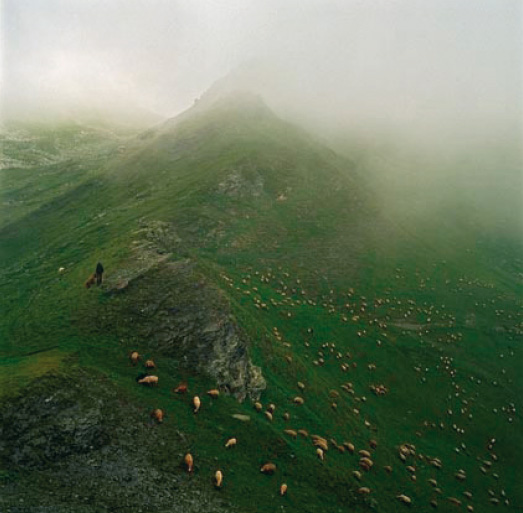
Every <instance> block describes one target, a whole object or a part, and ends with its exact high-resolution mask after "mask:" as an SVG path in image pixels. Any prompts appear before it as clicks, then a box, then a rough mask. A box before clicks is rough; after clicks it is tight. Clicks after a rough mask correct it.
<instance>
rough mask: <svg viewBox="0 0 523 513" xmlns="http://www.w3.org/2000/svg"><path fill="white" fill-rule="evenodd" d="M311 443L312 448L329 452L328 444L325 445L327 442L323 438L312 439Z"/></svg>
mask: <svg viewBox="0 0 523 513" xmlns="http://www.w3.org/2000/svg"><path fill="white" fill-rule="evenodd" d="M312 443H313V445H314V446H316V447H320V448H321V449H323V450H324V451H328V450H329V444H328V443H327V440H325V438H321V437H313V440H312Z"/></svg>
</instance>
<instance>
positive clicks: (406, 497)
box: [396, 494, 412, 505]
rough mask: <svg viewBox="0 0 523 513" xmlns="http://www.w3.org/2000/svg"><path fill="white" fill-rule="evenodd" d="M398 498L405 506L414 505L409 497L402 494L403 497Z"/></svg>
mask: <svg viewBox="0 0 523 513" xmlns="http://www.w3.org/2000/svg"><path fill="white" fill-rule="evenodd" d="M396 498H397V499H398V500H399V501H400V502H403V504H409V505H410V504H411V503H412V500H411V498H410V497H409V496H408V495H404V494H401V495H398V496H397V497H396Z"/></svg>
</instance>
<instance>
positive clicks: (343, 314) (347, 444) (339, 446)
mask: <svg viewBox="0 0 523 513" xmlns="http://www.w3.org/2000/svg"><path fill="white" fill-rule="evenodd" d="M253 274H254V275H255V277H256V278H257V279H258V281H259V282H260V285H261V284H269V283H272V284H275V285H276V287H275V288H276V292H277V293H278V294H279V295H280V297H281V299H280V300H277V299H275V298H274V297H272V298H271V299H269V300H263V299H262V298H261V297H260V296H261V294H260V290H259V287H258V286H257V285H253V284H252V278H253V276H251V274H247V275H246V276H245V277H244V278H243V279H242V284H243V285H246V286H247V287H249V288H242V287H240V286H239V285H240V284H235V283H234V281H233V280H232V279H231V278H229V277H228V276H226V275H222V278H223V279H224V280H225V281H226V283H227V284H228V285H229V286H230V287H231V288H235V289H236V290H237V291H239V292H241V293H242V294H245V295H246V296H248V297H249V298H250V299H252V301H253V302H254V306H255V307H256V308H258V309H261V310H269V309H271V307H275V308H277V309H278V311H279V312H280V314H281V315H283V317H284V318H285V319H289V318H291V317H292V316H293V313H292V308H293V307H299V306H303V305H306V306H307V305H309V306H313V307H316V306H318V307H323V308H324V309H325V310H326V311H327V312H328V313H329V314H332V315H336V316H339V319H340V320H341V322H342V323H346V322H349V319H350V320H352V321H353V322H357V323H358V324H359V325H362V324H363V327H361V328H360V329H359V330H358V331H357V337H358V338H360V339H362V340H365V339H366V338H369V331H370V329H369V330H368V329H367V327H369V328H371V327H372V328H373V329H375V330H376V332H377V333H379V335H378V336H379V337H380V339H378V340H376V344H377V346H378V347H380V346H381V344H382V343H383V342H384V341H385V342H386V341H387V340H388V328H389V323H390V324H392V323H393V321H391V319H390V317H389V315H391V314H396V318H398V317H400V315H401V317H402V318H403V319H407V320H409V319H411V318H412V317H413V316H415V315H418V316H419V315H421V316H423V317H424V319H425V321H424V324H419V325H416V324H412V326H415V330H416V331H418V332H419V336H420V337H421V336H427V335H428V334H429V332H430V330H431V326H433V325H434V326H436V325H437V326H438V327H439V328H442V327H446V328H455V326H456V317H455V316H453V315H452V314H451V313H449V311H448V309H446V307H445V305H441V306H440V307H439V308H437V307H435V306H430V305H422V306H420V305H417V304H416V302H415V301H413V300H404V299H399V298H396V297H394V296H390V297H386V298H383V299H380V298H377V299H375V300H374V301H371V300H367V299H366V298H365V297H360V298H359V300H356V294H355V291H354V290H353V289H350V290H349V291H348V293H347V300H346V302H345V303H344V304H343V305H341V311H340V305H339V304H336V301H335V297H334V293H333V291H332V290H331V291H330V294H327V295H324V296H322V297H319V298H314V299H312V298H310V297H308V294H307V293H306V292H305V290H303V288H300V287H301V283H300V280H296V282H295V284H293V285H287V284H286V279H288V278H289V277H290V276H289V274H288V273H282V277H277V276H276V275H275V273H273V272H271V271H268V272H266V273H259V272H255V273H253ZM398 274H399V271H398ZM427 283H428V280H422V283H421V285H420V288H422V289H423V288H425V287H426V286H427ZM461 286H464V285H461ZM384 308H386V309H387V313H388V314H389V315H386V316H384V315H381V316H379V315H378V314H377V312H378V311H380V309H384ZM372 311H374V314H372V313H371V312H372ZM372 315H374V316H372ZM362 321H364V323H363V322H362ZM409 322H411V321H409ZM365 325H366V326H367V327H365ZM395 326H397V327H399V328H405V329H410V330H412V329H413V328H412V327H411V325H409V324H397V325H395ZM402 333H403V334H405V331H403V332H402ZM308 335H309V337H308V339H306V340H305V341H303V344H304V347H305V348H306V350H307V351H311V350H312V348H311V344H310V340H312V338H313V335H314V330H313V329H312V328H309V330H308ZM271 336H272V337H274V338H275V339H276V341H278V342H279V343H280V344H281V347H282V349H283V350H284V351H285V353H286V354H283V355H282V356H283V358H284V359H285V361H286V362H287V364H289V365H293V361H294V357H293V354H291V352H290V350H291V344H290V343H289V342H288V341H286V340H285V337H284V335H283V334H282V332H281V331H280V330H279V329H278V328H277V327H274V328H273V330H272V332H271ZM461 339H462V334H461V333H459V332H458V333H456V331H455V329H453V331H452V332H451V333H449V334H448V336H447V338H444V337H440V338H439V339H438V342H439V343H440V344H444V343H459V342H461ZM315 351H316V354H314V355H311V363H312V364H313V365H314V366H316V367H324V366H327V365H328V362H329V361H335V362H336V361H338V362H339V363H337V365H338V366H339V369H340V370H341V371H342V372H343V373H347V372H349V371H350V372H354V371H356V369H357V362H356V361H355V359H354V358H353V357H352V354H351V353H350V352H348V351H340V350H338V348H337V347H336V344H334V343H332V342H329V343H327V342H325V343H323V344H322V345H321V346H320V347H319V348H318V349H317V350H315ZM305 357H306V358H308V356H307V355H306V356H305ZM130 358H131V362H132V363H133V364H134V365H136V364H137V363H138V360H139V358H140V355H139V354H138V353H137V352H133V353H131V355H130ZM440 360H441V361H440V364H439V366H438V368H439V369H440V371H442V372H444V373H446V374H447V375H448V377H449V378H450V380H452V386H453V387H454V389H455V397H460V394H464V392H465V391H464V390H463V389H462V388H461V387H460V385H458V384H457V383H456V382H455V378H456V369H455V367H454V365H453V359H452V358H451V357H448V356H442V357H440ZM145 367H146V369H148V370H152V369H154V368H155V364H154V362H153V361H152V360H147V361H146V362H145ZM365 367H366V369H367V371H369V372H370V373H374V372H375V371H376V368H377V366H376V364H375V363H373V362H371V363H367V365H366V366H365ZM414 370H415V372H416V373H418V375H421V379H420V382H422V383H423V382H425V375H426V374H427V372H428V370H429V369H428V368H426V369H424V368H422V366H419V367H415V368H414ZM474 379H475V378H473V377H472V376H471V380H474ZM138 383H139V384H141V385H148V386H154V385H157V384H158V377H157V376H155V375H144V376H141V377H140V379H139V380H138ZM296 386H297V388H298V390H299V391H300V392H299V395H296V396H295V397H294V398H292V399H291V401H292V403H293V405H294V406H295V407H300V406H302V405H303V404H304V403H305V399H304V395H305V396H306V394H305V393H304V392H305V389H306V385H305V383H303V382H302V381H297V384H296ZM340 389H341V390H342V391H343V392H344V393H346V394H348V395H350V396H352V397H353V400H354V403H355V404H354V407H353V409H352V412H353V413H354V415H356V416H360V410H361V407H360V406H358V404H357V403H359V404H360V405H361V406H363V403H365V402H366V401H367V398H366V397H365V396H363V395H358V394H357V393H356V391H355V388H354V385H353V383H352V382H350V381H343V382H342V383H341V385H340ZM369 389H370V391H371V392H372V393H373V394H374V395H375V396H378V397H379V396H385V395H387V394H389V386H388V385H386V384H384V383H379V382H374V383H370V385H369ZM173 391H174V392H175V393H181V394H184V393H187V392H188V388H187V384H186V383H180V384H179V385H178V386H177V387H176V388H175V389H174V390H173ZM207 394H208V395H210V396H211V397H214V398H217V397H218V396H219V391H218V390H217V389H213V390H209V391H208V392H207ZM455 397H454V396H453V397H452V398H453V399H454V398H455ZM329 401H330V406H331V408H332V409H333V410H336V409H337V408H338V404H341V399H340V392H338V391H337V390H330V391H329ZM191 404H192V409H193V412H194V413H195V414H197V413H198V412H199V411H200V407H201V401H200V397H198V396H194V397H193V398H192V403H191ZM254 408H255V410H256V411H257V412H258V413H259V414H260V415H263V416H264V417H265V419H266V421H268V422H273V420H274V415H275V411H276V405H275V404H269V405H267V406H266V407H264V406H263V405H262V404H261V403H260V402H256V403H254ZM469 408H470V404H469V403H467V400H466V399H463V407H462V408H461V414H462V416H465V415H467V416H469V420H470V419H471V418H472V414H471V413H470V411H469ZM503 411H506V412H508V413H510V414H514V413H515V406H514V404H513V403H509V406H508V407H507V408H506V409H504V410H503ZM452 414H453V412H452V411H451V410H450V409H449V411H448V412H447V415H448V416H452ZM151 416H152V417H153V418H154V419H155V420H156V421H157V422H159V423H161V422H162V421H163V418H164V412H163V410H161V409H155V410H153V412H152V413H151ZM282 418H283V419H284V420H285V421H289V420H290V418H291V416H290V414H289V412H287V411H285V412H283V413H282ZM360 418H361V419H362V421H363V423H364V425H365V427H366V428H368V429H369V430H374V431H375V427H374V426H373V425H372V423H371V422H369V420H368V419H364V418H363V416H362V415H361V416H360ZM423 426H424V427H425V428H427V429H432V428H439V429H442V430H443V429H445V428H446V427H447V425H446V423H445V422H443V421H442V422H440V423H439V424H436V423H434V422H432V423H431V422H429V421H427V420H424V421H423ZM452 429H453V430H454V431H455V432H456V433H457V434H464V433H465V430H464V428H463V427H461V426H459V425H457V424H456V423H454V424H453V426H452ZM283 434H284V435H285V436H289V437H291V438H293V439H303V440H308V441H310V443H311V450H312V451H314V453H315V455H316V457H317V458H318V459H319V460H321V461H322V462H324V461H325V462H326V461H327V460H328V457H327V455H328V451H329V450H332V449H335V450H336V451H337V452H339V453H349V454H353V455H357V456H358V463H357V464H358V468H357V470H353V472H352V475H353V477H354V478H355V479H356V480H357V481H362V480H364V477H365V474H366V473H369V472H371V471H372V469H373V468H374V469H375V451H376V449H377V447H378V441H377V440H376V439H375V438H369V440H368V447H365V448H360V449H359V450H356V447H355V444H354V443H353V442H351V441H343V442H341V443H340V442H338V441H337V440H335V439H334V438H332V437H326V436H320V435H318V434H311V435H309V432H308V431H307V430H306V429H304V428H300V429H291V428H286V429H284V430H283ZM416 434H417V435H418V436H421V433H419V432H417V433H416ZM237 443H238V441H237V439H236V438H230V439H228V440H227V441H226V443H225V448H226V449H230V448H232V447H234V446H235V445H236V444H237ZM494 444H495V440H493V441H492V442H491V443H490V444H489V447H488V450H489V458H487V459H484V460H483V462H482V464H481V469H480V470H481V472H483V473H484V474H485V473H488V472H490V470H491V468H492V466H493V463H496V462H497V461H498V458H497V456H496V454H495V453H494V451H493V448H494ZM462 446H463V448H456V452H457V453H459V452H460V451H461V450H464V444H462ZM397 455H398V458H399V460H400V461H401V462H402V464H403V465H402V466H403V468H404V469H405V471H406V473H407V476H408V478H409V480H410V481H411V482H416V481H417V477H418V469H419V468H421V467H433V468H434V469H436V470H438V469H441V468H442V467H443V464H442V461H441V460H440V459H439V458H437V457H432V456H428V455H427V454H422V453H421V452H419V451H418V450H417V449H416V446H415V445H414V444H412V443H410V442H404V443H402V444H401V445H399V446H398V447H397ZM183 465H184V466H185V468H186V470H187V471H188V472H193V470H194V458H193V455H192V454H190V453H188V454H186V455H185V457H184V460H183ZM276 470H277V466H276V464H275V463H274V462H267V463H265V464H264V465H262V467H261V468H260V471H261V472H262V473H265V474H273V473H275V472H276ZM383 470H384V471H385V473H386V474H391V473H392V472H393V467H392V465H384V466H383ZM493 475H494V477H495V478H496V479H497V477H496V476H497V474H495V473H494V474H493ZM454 477H455V479H456V480H457V481H459V482H466V480H467V478H468V476H467V473H466V472H465V471H464V470H463V469H458V470H457V471H456V472H455V473H454ZM223 482H224V474H223V472H222V470H221V469H217V470H216V471H215V474H214V486H215V487H216V488H218V489H219V488H221V487H222V486H223ZM428 484H429V485H430V487H431V490H432V493H431V495H432V498H431V499H430V504H431V506H432V507H434V508H436V507H438V504H439V502H438V496H443V492H442V490H441V489H440V487H439V486H438V482H437V480H436V479H434V478H431V479H428ZM287 490H288V485H287V483H281V484H280V488H279V494H280V495H282V496H283V495H285V494H286V493H287ZM357 491H358V492H359V493H360V494H361V495H363V496H368V495H370V494H372V493H373V490H372V489H371V488H370V487H369V486H360V487H359V488H357ZM488 493H489V495H490V498H489V501H490V503H491V504H501V503H504V504H505V505H507V506H508V505H509V504H510V503H509V500H508V498H507V497H506V494H505V492H504V490H501V491H500V492H499V493H498V494H495V493H494V492H493V491H492V490H490V489H489V490H488ZM463 497H464V499H463V502H465V501H466V502H465V504H464V505H465V507H466V510H467V511H470V512H472V511H474V507H473V505H472V504H470V502H471V501H472V498H473V495H472V493H471V492H470V491H469V490H465V491H464V492H463ZM395 498H396V500H397V501H398V502H399V503H402V504H404V505H407V506H409V505H411V504H412V503H413V499H412V498H411V497H410V496H409V495H407V494H406V493H397V494H396V495H395ZM446 501H447V502H448V503H451V504H454V505H456V506H461V505H462V500H461V499H458V498H457V497H452V496H449V497H447V498H446ZM467 503H468V504H467Z"/></svg>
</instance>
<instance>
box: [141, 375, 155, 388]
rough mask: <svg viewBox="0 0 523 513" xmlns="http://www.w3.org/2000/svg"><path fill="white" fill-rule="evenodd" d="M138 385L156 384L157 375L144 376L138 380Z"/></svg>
mask: <svg viewBox="0 0 523 513" xmlns="http://www.w3.org/2000/svg"><path fill="white" fill-rule="evenodd" d="M138 383H139V384H140V385H148V386H156V385H158V376H145V377H144V378H142V379H139V380H138Z"/></svg>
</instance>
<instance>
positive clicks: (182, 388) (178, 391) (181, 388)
mask: <svg viewBox="0 0 523 513" xmlns="http://www.w3.org/2000/svg"><path fill="white" fill-rule="evenodd" d="M173 392H174V393H175V394H185V393H186V392H187V383H185V381H182V382H181V383H180V384H179V385H178V386H177V387H176V388H173Z"/></svg>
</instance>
